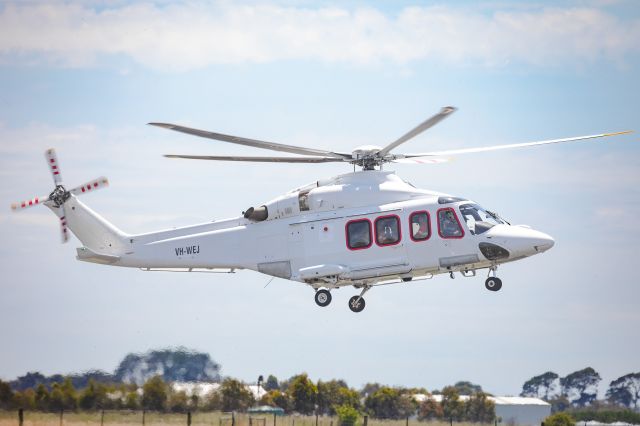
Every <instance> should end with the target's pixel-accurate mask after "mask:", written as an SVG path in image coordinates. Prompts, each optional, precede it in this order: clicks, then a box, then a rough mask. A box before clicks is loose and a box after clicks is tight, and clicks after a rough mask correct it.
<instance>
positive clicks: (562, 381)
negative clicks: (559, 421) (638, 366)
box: [520, 367, 640, 411]
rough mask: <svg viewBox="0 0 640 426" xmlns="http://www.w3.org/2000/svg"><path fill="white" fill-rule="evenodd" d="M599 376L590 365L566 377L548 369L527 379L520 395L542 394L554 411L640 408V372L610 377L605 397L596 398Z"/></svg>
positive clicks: (540, 395)
mask: <svg viewBox="0 0 640 426" xmlns="http://www.w3.org/2000/svg"><path fill="white" fill-rule="evenodd" d="M601 380H602V378H601V377H600V374H599V373H598V372H597V371H596V370H594V369H593V368H591V367H587V368H584V369H582V370H578V371H575V372H573V373H571V374H568V375H566V376H565V377H560V376H559V375H558V374H556V373H554V372H552V371H548V372H546V373H543V374H540V375H538V376H534V377H532V378H531V379H529V380H527V381H526V382H525V383H524V385H523V386H522V392H521V393H520V395H521V396H529V397H536V398H541V399H543V400H545V401H547V402H549V403H550V404H551V405H552V408H553V411H565V410H570V409H576V408H580V409H582V408H587V407H591V406H594V405H598V406H602V405H609V406H612V407H623V408H627V409H629V410H635V411H638V410H640V373H630V374H625V375H624V376H621V377H619V378H617V379H615V380H613V381H611V383H609V388H608V389H607V391H606V393H605V400H604V401H598V400H597V397H598V387H599V384H600V381H601Z"/></svg>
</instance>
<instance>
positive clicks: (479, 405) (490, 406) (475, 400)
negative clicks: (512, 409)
mask: <svg viewBox="0 0 640 426" xmlns="http://www.w3.org/2000/svg"><path fill="white" fill-rule="evenodd" d="M464 411H465V419H466V420H467V421H469V422H473V423H491V422H493V420H494V419H495V417H496V405H495V404H494V403H493V401H491V400H489V398H487V394H486V393H484V392H477V393H474V394H473V395H471V396H470V397H469V400H468V401H467V402H465V403H464Z"/></svg>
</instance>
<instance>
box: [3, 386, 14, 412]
mask: <svg viewBox="0 0 640 426" xmlns="http://www.w3.org/2000/svg"><path fill="white" fill-rule="evenodd" d="M12 401H13V391H12V390H11V386H9V383H6V382H3V381H2V380H0V409H3V410H8V409H9V407H10V406H11V403H12Z"/></svg>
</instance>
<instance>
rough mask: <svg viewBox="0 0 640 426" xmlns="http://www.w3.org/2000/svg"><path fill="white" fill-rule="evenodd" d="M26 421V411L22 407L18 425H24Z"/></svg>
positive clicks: (19, 412)
mask: <svg viewBox="0 0 640 426" xmlns="http://www.w3.org/2000/svg"><path fill="white" fill-rule="evenodd" d="M23 423H24V411H23V410H22V408H21V409H19V410H18V425H20V426H22V425H23Z"/></svg>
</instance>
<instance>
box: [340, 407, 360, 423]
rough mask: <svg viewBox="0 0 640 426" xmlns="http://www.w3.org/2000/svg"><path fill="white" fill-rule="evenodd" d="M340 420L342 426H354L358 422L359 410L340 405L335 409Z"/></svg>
mask: <svg viewBox="0 0 640 426" xmlns="http://www.w3.org/2000/svg"><path fill="white" fill-rule="evenodd" d="M335 411H336V413H337V414H338V419H339V420H340V426H354V425H355V424H356V422H357V421H358V416H359V413H358V410H356V409H355V408H353V407H352V406H351V405H339V406H337V407H336V408H335Z"/></svg>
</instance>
